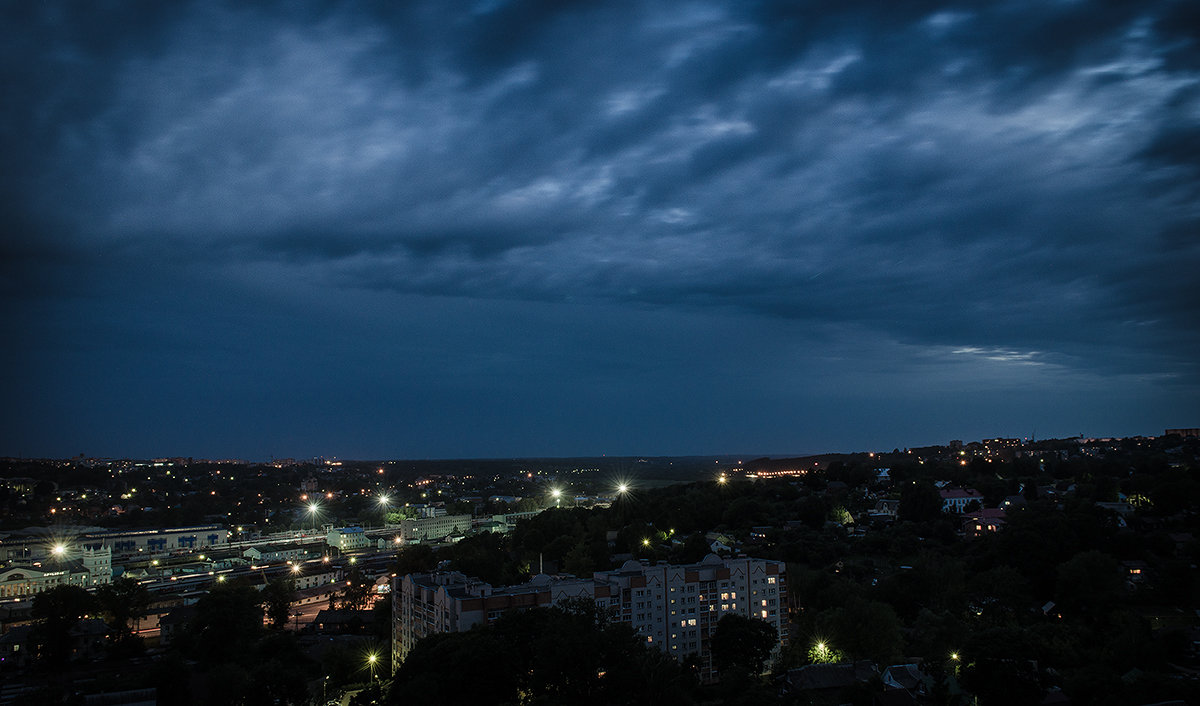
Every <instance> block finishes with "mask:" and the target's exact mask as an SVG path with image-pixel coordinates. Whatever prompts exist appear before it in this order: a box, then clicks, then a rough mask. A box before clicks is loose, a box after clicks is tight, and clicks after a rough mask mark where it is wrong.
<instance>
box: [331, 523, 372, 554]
mask: <svg viewBox="0 0 1200 706" xmlns="http://www.w3.org/2000/svg"><path fill="white" fill-rule="evenodd" d="M325 543H326V544H328V545H329V546H331V547H337V548H338V549H340V550H342V551H353V550H355V549H362V548H364V547H366V546H367V545H368V544H370V541H369V540H368V539H367V533H366V532H364V531H363V528H362V527H335V528H333V529H331V530H329V533H328V534H326V535H325Z"/></svg>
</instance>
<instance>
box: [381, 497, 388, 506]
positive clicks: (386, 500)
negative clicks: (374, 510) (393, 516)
mask: <svg viewBox="0 0 1200 706" xmlns="http://www.w3.org/2000/svg"><path fill="white" fill-rule="evenodd" d="M379 504H380V505H387V504H388V496H386V495H380V496H379Z"/></svg>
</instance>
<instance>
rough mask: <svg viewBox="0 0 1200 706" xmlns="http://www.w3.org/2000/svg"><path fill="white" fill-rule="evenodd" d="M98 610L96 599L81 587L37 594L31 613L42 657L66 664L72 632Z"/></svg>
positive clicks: (52, 664) (56, 664) (69, 652)
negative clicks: (80, 622)
mask: <svg viewBox="0 0 1200 706" xmlns="http://www.w3.org/2000/svg"><path fill="white" fill-rule="evenodd" d="M96 609H97V603H96V599H95V598H94V597H93V596H92V594H90V593H88V592H87V591H85V590H84V589H82V588H80V587H78V586H55V587H54V588H51V589H48V590H45V591H42V592H41V593H39V594H37V595H36V596H34V597H33V606H32V608H31V615H32V617H33V619H34V621H35V623H36V625H35V626H34V635H35V636H36V638H37V640H38V642H39V643H40V645H41V652H40V656H41V658H42V659H43V660H44V661H45V662H46V663H47V664H49V665H51V666H62V665H64V664H66V662H67V659H68V658H69V657H70V656H71V631H72V630H74V629H75V627H76V626H77V625H79V621H81V620H83V619H84V618H85V617H87V616H88V615H91V614H92V613H95V612H96Z"/></svg>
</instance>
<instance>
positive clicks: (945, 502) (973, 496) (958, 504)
mask: <svg viewBox="0 0 1200 706" xmlns="http://www.w3.org/2000/svg"><path fill="white" fill-rule="evenodd" d="M938 493H939V494H940V495H941V496H942V512H953V513H954V514H956V515H959V514H962V512H963V511H964V510H965V509H966V507H967V505H970V504H971V503H972V502H978V503H980V504H981V505H982V504H983V493H980V492H979V491H978V490H975V489H974V488H943V489H941V490H939V491H938Z"/></svg>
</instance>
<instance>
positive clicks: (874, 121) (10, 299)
mask: <svg viewBox="0 0 1200 706" xmlns="http://www.w3.org/2000/svg"><path fill="white" fill-rule="evenodd" d="M4 14H5V20H6V21H5V22H4V23H3V25H2V28H0V36H2V37H3V39H4V41H3V42H2V43H0V46H2V47H3V48H0V52H2V56H3V62H4V66H5V67H6V69H7V70H6V80H5V81H4V82H3V88H2V89H0V90H2V91H3V94H2V95H3V98H4V100H3V102H2V105H0V149H2V150H3V153H4V155H5V163H6V165H7V169H6V170H5V172H4V174H3V175H2V176H0V203H3V211H2V213H3V216H2V217H3V221H2V223H3V229H2V233H3V235H2V236H0V285H2V286H0V297H2V298H3V299H2V301H3V303H2V304H0V312H2V315H0V327H2V328H0V331H3V334H4V339H5V340H6V342H7V343H8V345H6V346H4V348H3V351H4V352H3V358H0V364H2V365H3V367H4V370H5V371H6V373H5V376H4V380H5V388H6V390H7V391H8V397H9V404H7V405H6V410H5V413H4V417H3V420H4V423H3V425H0V428H2V429H3V431H2V432H0V455H9V456H24V457H70V456H74V455H77V454H79V453H81V452H82V453H86V454H88V455H92V456H99V457H155V456H166V455H169V456H195V457H237V458H256V459H263V458H270V457H272V456H274V457H298V458H299V457H311V456H317V455H325V456H337V457H342V458H498V457H578V456H599V455H602V454H607V455H609V456H630V455H654V456H678V455H712V454H721V455H725V454H731V453H771V454H803V453H825V452H837V451H858V450H868V449H875V450H879V449H891V448H894V447H903V446H912V445H919V444H942V443H946V442H947V441H949V440H950V439H982V438H990V437H997V436H1004V437H1028V436H1031V435H1033V434H1036V435H1037V436H1038V437H1039V438H1043V437H1068V436H1075V435H1078V434H1084V435H1087V436H1097V437H1103V436H1129V435H1137V434H1145V435H1156V434H1160V433H1162V431H1163V429H1165V428H1173V427H1194V426H1196V425H1197V423H1200V422H1198V420H1200V402H1197V400H1200V365H1198V363H1197V361H1200V327H1197V326H1196V320H1195V312H1196V309H1197V305H1198V304H1200V280H1197V278H1196V277H1195V272H1196V271H1197V270H1198V266H1200V240H1198V238H1200V236H1198V229H1200V212H1198V211H1197V207H1196V203H1197V195H1200V158H1198V156H1200V150H1198V149H1197V144H1198V142H1197V140H1198V137H1200V133H1198V132H1197V129H1196V125H1197V124H1198V119H1200V91H1198V90H1197V87H1198V86H1200V45H1198V43H1197V30H1196V28H1197V27H1200V18H1198V17H1197V16H1196V10H1195V9H1194V8H1193V7H1192V6H1191V5H1190V4H1189V3H1186V2H1180V1H1159V2H1148V3H1140V4H1137V5H1136V6H1125V5H1114V6H1108V5H1103V4H1099V5H1094V4H1093V5H1089V4H1084V3H1075V4H1045V3H1027V4H1021V3H1016V4H1009V5H1003V6H1000V5H994V4H984V3H979V4H966V5H964V4H955V5H949V4H945V3H937V2H929V3H919V4H916V5H909V6H905V7H903V8H899V7H893V6H890V5H886V4H878V5H876V4H871V3H865V4H862V5H856V6H853V7H840V8H837V9H819V10H816V9H811V8H806V7H800V6H795V5H790V4H788V5H784V4H776V3H762V4H755V5H746V4H742V3H733V2H704V3H695V4H689V5H687V6H686V7H680V6H663V5H656V4H653V3H636V2H632V3H614V4H604V5H600V6H595V7H581V6H570V7H560V6H558V5H557V4H549V5H545V6H542V5H533V4H529V3H504V2H483V3H478V4H476V5H474V6H473V7H471V8H469V9H458V8H456V7H446V6H443V5H442V4H439V3H406V4H404V6H403V7H391V6H389V5H387V4H381V5H379V6H354V7H344V6H340V5H334V4H326V3H321V2H309V3H303V4H294V5H293V4H287V5H282V6H263V7H255V8H244V7H238V6H235V5H232V4H223V3H180V4H172V5H169V6H161V5H159V4H155V3H125V4H118V5H116V6H113V7H108V8H105V9H94V8H90V7H66V6H52V5H51V6H28V7H27V6H22V5H13V6H11V7H9V8H6V9H5V10H4Z"/></svg>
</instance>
